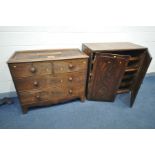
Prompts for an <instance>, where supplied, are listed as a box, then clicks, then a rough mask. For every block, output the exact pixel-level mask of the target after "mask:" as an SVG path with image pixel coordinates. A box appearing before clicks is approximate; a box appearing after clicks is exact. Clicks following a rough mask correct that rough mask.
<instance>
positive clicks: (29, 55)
mask: <svg viewBox="0 0 155 155" xmlns="http://www.w3.org/2000/svg"><path fill="white" fill-rule="evenodd" d="M77 58H88V56H87V55H86V54H84V53H82V52H81V51H80V50H79V49H47V50H28V51H17V52H15V53H14V54H13V55H12V56H11V58H10V59H9V60H8V63H18V62H19V63H20V62H35V61H46V60H64V59H77Z"/></svg>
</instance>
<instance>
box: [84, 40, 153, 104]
mask: <svg viewBox="0 0 155 155" xmlns="http://www.w3.org/2000/svg"><path fill="white" fill-rule="evenodd" d="M82 50H83V52H84V53H86V54H87V55H88V56H89V67H88V79H87V98H88V99H89V100H100V101H114V99H115V97H116V95H117V94H120V93H127V92H130V93H131V100H130V105H131V106H132V105H133V103H134V101H135V98H136V95H137V93H138V90H139V88H140V85H141V83H142V81H143V78H144V76H145V73H146V71H147V69H148V67H149V64H150V62H151V59H152V58H151V56H150V54H149V52H148V49H147V48H146V47H143V46H140V45H136V44H133V43H128V42H118V43H117V42H116V43H86V44H83V45H82Z"/></svg>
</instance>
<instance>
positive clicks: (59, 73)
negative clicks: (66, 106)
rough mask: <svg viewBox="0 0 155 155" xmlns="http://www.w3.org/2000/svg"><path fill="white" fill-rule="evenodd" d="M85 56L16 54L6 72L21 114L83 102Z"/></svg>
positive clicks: (74, 53)
mask: <svg viewBox="0 0 155 155" xmlns="http://www.w3.org/2000/svg"><path fill="white" fill-rule="evenodd" d="M87 64H88V56H87V55H86V54H84V53H81V51H80V50H78V49H60V50H59V49H57V50H32V51H19V52H15V53H14V54H13V56H12V57H11V58H10V59H9V61H8V65H9V69H10V72H11V75H12V78H13V81H14V84H15V87H16V91H17V93H18V97H19V99H20V103H21V106H22V109H23V112H27V110H28V108H29V107H33V106H45V105H50V104H57V103H60V102H64V101H68V100H72V99H75V98H80V99H81V100H82V101H84V99H85V86H86V74H87Z"/></svg>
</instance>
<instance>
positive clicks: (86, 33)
mask: <svg viewBox="0 0 155 155" xmlns="http://www.w3.org/2000/svg"><path fill="white" fill-rule="evenodd" d="M111 41H113V42H115V41H129V42H133V43H137V44H141V45H143V46H146V47H148V48H149V51H150V53H151V55H152V57H153V58H154V57H155V27H99V26H98V27H84V26H82V27H63V26H62V27H12V26H10V27H0V93H4V92H10V91H15V89H14V85H13V82H12V79H11V76H10V73H9V70H8V67H7V64H6V61H7V60H8V58H9V57H10V56H11V55H12V54H13V52H14V51H16V50H27V49H47V48H74V47H75V48H80V49H81V44H82V43H85V42H111ZM148 72H155V60H154V59H153V60H152V63H151V65H150V68H149V70H148Z"/></svg>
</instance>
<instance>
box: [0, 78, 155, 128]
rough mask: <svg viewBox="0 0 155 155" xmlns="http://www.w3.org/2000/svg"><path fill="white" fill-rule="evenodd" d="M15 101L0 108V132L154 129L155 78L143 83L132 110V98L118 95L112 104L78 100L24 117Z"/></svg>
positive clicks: (45, 108) (36, 109)
mask: <svg viewBox="0 0 155 155" xmlns="http://www.w3.org/2000/svg"><path fill="white" fill-rule="evenodd" d="M13 101H14V104H11V105H2V106H0V128H6V129H7V128H52V129H66V128H67V129H75V128H76V129H82V128H83V129H87V128H91V129H118V128H122V129H128V128H129V129H131V128H134V129H141V128H150V129H154V128H155V75H152V76H151V75H150V76H147V77H146V78H145V79H144V81H143V84H142V86H141V88H140V90H139V93H138V96H137V98H136V101H135V104H134V106H133V107H132V108H130V107H129V94H121V95H118V96H117V98H116V100H115V102H113V103H110V102H94V101H86V102H84V103H81V102H80V101H79V100H75V101H70V102H68V103H65V104H60V105H55V106H50V107H41V108H35V109H31V110H29V111H28V113H27V114H22V111H21V108H20V105H19V100H18V98H13Z"/></svg>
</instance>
